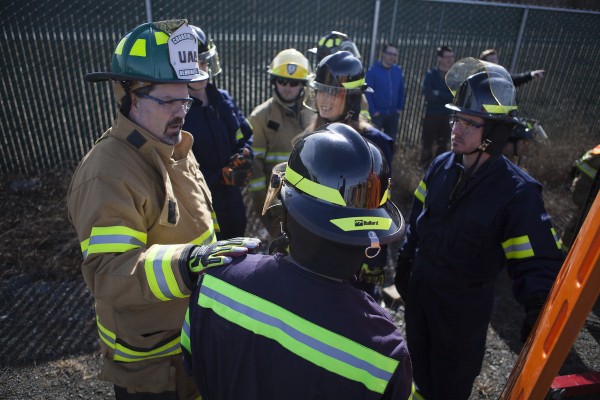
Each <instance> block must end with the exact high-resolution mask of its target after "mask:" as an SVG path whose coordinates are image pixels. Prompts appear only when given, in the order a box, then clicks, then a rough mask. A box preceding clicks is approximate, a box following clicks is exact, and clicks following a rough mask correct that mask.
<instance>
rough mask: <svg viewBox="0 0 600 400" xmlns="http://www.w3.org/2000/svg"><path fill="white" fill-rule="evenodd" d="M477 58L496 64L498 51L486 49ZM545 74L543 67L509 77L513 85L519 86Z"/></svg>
mask: <svg viewBox="0 0 600 400" xmlns="http://www.w3.org/2000/svg"><path fill="white" fill-rule="evenodd" d="M479 58H480V59H481V60H483V61H489V62H491V63H494V64H498V63H499V60H498V52H497V51H496V49H487V50H484V51H482V52H481V54H480V55H479ZM545 76H546V71H545V70H543V69H536V70H529V71H525V72H520V73H515V74H510V77H511V79H512V81H513V84H514V85H515V87H518V86H521V85H524V84H526V83H527V82H530V81H531V80H540V79H544V77H545Z"/></svg>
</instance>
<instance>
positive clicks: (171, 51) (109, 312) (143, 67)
mask: <svg viewBox="0 0 600 400" xmlns="http://www.w3.org/2000/svg"><path fill="white" fill-rule="evenodd" d="M197 52H198V44H197V39H196V36H195V35H193V32H192V30H191V28H190V27H189V26H188V24H187V21H185V20H171V21H162V22H155V23H146V24H143V25H140V26H138V27H137V28H135V29H133V30H132V31H130V32H129V33H127V34H126V35H125V37H123V38H122V39H121V41H120V42H119V43H118V45H117V47H116V49H115V52H114V54H113V59H112V65H111V69H110V72H94V73H91V74H88V75H86V80H87V81H92V82H94V81H104V80H112V81H113V88H114V94H115V99H116V101H117V105H118V107H119V112H118V115H117V117H116V119H115V120H114V122H113V125H112V127H111V128H110V129H108V130H107V131H106V132H105V133H104V134H103V135H102V137H101V138H100V139H99V140H98V141H97V142H96V144H95V145H94V147H93V148H92V149H91V150H90V151H89V153H88V154H87V155H86V156H85V157H84V159H83V160H82V161H81V163H80V164H79V166H78V167H77V170H76V171H75V174H74V176H73V180H72V182H71V185H70V187H69V191H68V208H69V217H70V219H71V221H72V223H73V225H74V226H75V229H76V231H77V235H78V238H79V241H80V243H81V250H82V252H83V258H84V261H83V264H82V272H83V276H84V279H85V282H86V284H87V286H88V288H89V289H90V291H91V292H92V294H93V296H94V297H95V308H96V322H97V325H98V334H99V336H100V345H101V353H102V357H103V366H102V370H101V372H100V379H102V380H106V381H109V382H112V383H113V384H114V389H115V397H116V399H147V398H152V399H192V398H198V394H197V392H196V389H195V387H194V383H193V381H192V380H191V379H190V378H189V377H187V375H186V374H185V371H184V370H183V368H182V363H181V349H180V345H179V341H180V338H179V337H180V331H181V327H182V325H183V319H184V314H185V310H186V308H187V304H188V297H189V295H190V293H191V291H192V290H193V288H194V286H195V285H196V281H197V277H198V274H199V273H200V272H202V270H203V269H204V268H205V267H210V266H215V265H224V264H228V263H229V262H231V257H234V256H241V255H243V254H245V253H246V252H247V251H248V249H247V247H249V248H255V247H257V246H258V245H259V242H258V241H256V240H253V239H247V238H236V239H232V240H230V241H221V242H215V232H214V228H213V226H214V225H213V217H214V213H213V209H212V206H211V199H210V192H209V190H208V188H207V186H206V183H205V181H204V178H203V176H202V174H201V172H200V170H199V168H198V163H197V162H196V159H195V158H194V156H193V153H192V152H191V147H192V143H193V139H192V136H191V134H189V133H188V132H185V131H182V130H181V126H182V124H183V121H184V117H185V114H186V112H187V111H188V109H189V106H190V105H191V103H192V99H191V98H189V97H188V88H187V84H188V83H190V82H199V81H202V80H206V79H207V78H208V75H207V74H206V73H205V72H203V71H201V70H200V69H199V68H198V62H197V57H198V55H197ZM241 246H245V247H241Z"/></svg>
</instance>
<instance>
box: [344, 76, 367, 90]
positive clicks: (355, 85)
mask: <svg viewBox="0 0 600 400" xmlns="http://www.w3.org/2000/svg"><path fill="white" fill-rule="evenodd" d="M364 84H365V78H362V79H359V80H357V81H352V82H342V86H343V87H344V88H346V89H356V88H359V87H361V86H362V85H364Z"/></svg>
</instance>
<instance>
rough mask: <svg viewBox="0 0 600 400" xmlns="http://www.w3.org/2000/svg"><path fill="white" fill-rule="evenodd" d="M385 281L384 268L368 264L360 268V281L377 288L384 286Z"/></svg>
mask: <svg viewBox="0 0 600 400" xmlns="http://www.w3.org/2000/svg"><path fill="white" fill-rule="evenodd" d="M384 279H385V273H384V272H383V268H381V267H376V266H373V265H369V264H367V263H364V264H363V265H362V267H361V268H360V273H359V274H358V280H359V281H361V282H366V283H369V284H371V285H376V286H378V285H383V281H384Z"/></svg>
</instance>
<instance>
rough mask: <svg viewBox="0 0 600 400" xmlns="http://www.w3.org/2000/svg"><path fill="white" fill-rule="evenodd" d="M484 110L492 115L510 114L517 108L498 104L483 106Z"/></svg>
mask: <svg viewBox="0 0 600 400" xmlns="http://www.w3.org/2000/svg"><path fill="white" fill-rule="evenodd" d="M483 109H484V110H485V111H487V112H489V113H491V114H508V113H509V112H511V111H512V110H516V109H517V106H501V105H498V104H483Z"/></svg>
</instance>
